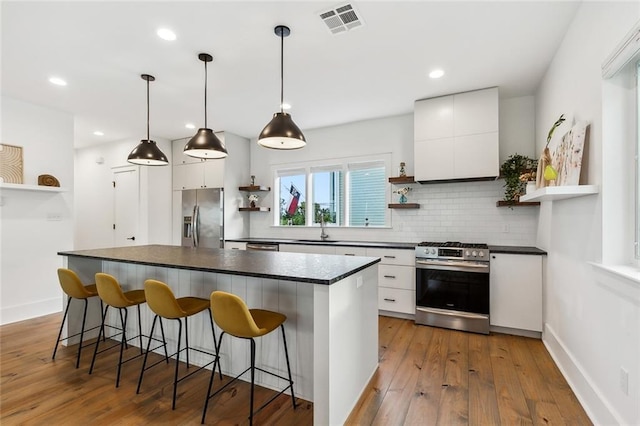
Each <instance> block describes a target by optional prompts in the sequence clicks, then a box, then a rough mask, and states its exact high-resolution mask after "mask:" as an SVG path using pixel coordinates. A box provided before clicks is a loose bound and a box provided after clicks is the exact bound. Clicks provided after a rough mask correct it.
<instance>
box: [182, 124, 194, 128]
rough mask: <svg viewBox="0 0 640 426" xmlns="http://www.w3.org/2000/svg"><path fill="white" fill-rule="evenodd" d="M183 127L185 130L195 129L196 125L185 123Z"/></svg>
mask: <svg viewBox="0 0 640 426" xmlns="http://www.w3.org/2000/svg"><path fill="white" fill-rule="evenodd" d="M184 127H186V128H187V129H195V128H196V125H195V124H193V123H187V124H185V125H184Z"/></svg>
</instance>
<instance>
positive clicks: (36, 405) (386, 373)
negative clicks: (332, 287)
mask: <svg viewBox="0 0 640 426" xmlns="http://www.w3.org/2000/svg"><path fill="white" fill-rule="evenodd" d="M60 320H61V314H54V315H48V316H45V317H41V318H37V319H33V320H29V321H24V322H20V323H15V324H9V325H5V326H2V327H0V373H1V381H0V424H2V425H3V426H4V425H17V424H20V425H23V424H24V425H43V424H47V425H87V424H91V425H114V424H117V425H146V424H160V425H162V424H165V425H190V424H194V425H195V424H199V423H200V417H201V414H202V405H203V402H204V392H205V391H206V386H207V383H208V379H209V371H208V370H207V371H206V372H205V371H203V372H201V373H198V374H195V375H194V376H193V377H191V378H189V379H187V380H185V381H183V382H182V383H181V384H180V385H179V387H178V401H177V407H176V410H175V411H172V410H171V393H172V384H171V381H172V377H173V376H172V375H173V366H174V364H173V361H172V363H171V364H170V365H169V366H168V367H160V366H158V367H156V368H154V369H151V370H149V371H148V372H147V373H145V379H144V383H143V387H142V391H141V393H140V394H138V395H136V393H135V389H136V385H137V378H138V373H139V368H140V363H141V360H135V361H132V362H130V363H128V364H125V366H124V367H123V371H122V378H121V383H120V387H119V388H117V389H116V388H115V372H116V371H115V366H116V363H117V350H113V351H110V352H107V353H104V354H101V355H100V356H99V359H98V362H97V365H96V368H95V369H94V373H93V374H92V375H89V374H87V372H88V368H89V364H90V362H91V355H92V353H93V351H92V348H91V347H89V348H85V349H83V356H82V360H81V365H80V368H79V369H77V370H76V369H75V368H74V366H75V353H76V352H75V350H76V347H69V348H67V347H64V346H60V348H59V349H58V354H57V355H56V359H55V361H52V360H51V351H52V349H53V343H54V341H55V338H56V335H57V330H58V327H59V324H60V322H59V321H60ZM379 336H380V342H379V343H380V351H379V355H380V365H379V368H378V370H377V372H376V373H375V375H374V377H373V379H372V381H371V383H370V385H369V386H368V388H367V390H366V391H365V393H364V394H363V396H362V398H361V399H360V401H359V402H358V404H357V405H356V407H355V409H354V410H353V412H352V413H351V416H350V417H349V419H348V421H347V424H349V425H372V424H376V425H403V424H404V425H436V424H439V425H452V424H476V425H499V424H502V425H514V424H560V425H561V424H571V425H589V424H591V422H590V421H589V419H588V417H587V416H586V414H585V412H584V410H583V409H582V407H581V406H580V404H579V403H578V401H577V399H576V398H575V396H574V394H573V393H572V391H571V389H570V388H569V386H568V385H567V383H566V381H565V380H564V378H563V377H562V375H561V374H560V372H559V371H558V369H557V367H556V366H555V364H554V363H553V361H552V360H551V358H550V356H549V354H548V353H547V351H546V349H545V348H544V346H543V345H542V343H541V342H540V341H539V340H535V339H527V338H522V337H514V336H507V335H503V334H492V335H491V336H483V335H477V334H472V333H463V332H457V331H451V330H444V329H438V328H431V327H425V326H416V325H415V324H414V323H413V322H412V321H408V320H401V319H396V318H389V317H379ZM129 351H135V349H133V348H132V349H130V350H129ZM131 353H133V352H131ZM226 380H228V378H225V381H226ZM216 383H219V382H216ZM273 394H274V392H272V391H270V390H267V389H264V388H257V391H256V405H259V404H260V403H261V402H263V401H266V400H267V399H268V398H270V397H271V396H272V395H273ZM248 398H249V386H248V384H246V383H245V382H236V383H235V384H234V385H232V386H230V387H229V388H228V389H227V390H226V391H225V392H223V394H222V395H220V396H218V397H216V398H214V399H212V400H211V402H210V406H209V411H208V413H207V422H206V423H207V424H219V425H232V424H247V423H248V421H247V414H248V413H247V409H248ZM298 402H299V405H298V408H297V409H296V410H293V409H292V407H291V398H290V396H286V395H281V396H279V397H278V398H277V399H276V400H275V401H274V402H273V403H272V404H271V405H269V406H268V407H267V408H265V409H264V410H263V411H262V412H260V413H259V414H258V415H257V416H256V418H255V424H263V425H311V424H312V423H313V404H311V403H309V402H307V401H303V400H298Z"/></svg>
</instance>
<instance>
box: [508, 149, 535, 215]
mask: <svg viewBox="0 0 640 426" xmlns="http://www.w3.org/2000/svg"><path fill="white" fill-rule="evenodd" d="M537 165H538V161H537V160H534V159H532V158H529V157H527V156H525V155H520V154H518V153H516V154H513V155H510V156H509V158H508V159H507V160H506V161H505V162H504V163H502V166H500V175H501V176H502V177H503V178H504V188H505V191H504V201H508V202H512V203H516V202H518V200H519V199H520V196H521V195H524V194H525V187H526V182H527V180H529V177H530V176H532V173H533V176H535V168H536V167H537ZM522 176H525V178H524V180H523V179H521V177H522Z"/></svg>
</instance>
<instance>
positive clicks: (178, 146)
mask: <svg viewBox="0 0 640 426" xmlns="http://www.w3.org/2000/svg"><path fill="white" fill-rule="evenodd" d="M216 136H218V138H219V139H220V140H221V141H222V142H224V133H216ZM185 143H186V142H185V141H184V140H183V139H180V140H177V141H173V146H172V153H173V190H174V191H181V190H183V189H200V188H222V187H224V166H225V162H226V160H225V159H218V160H202V159H200V158H193V157H190V156H188V155H185V154H184V153H183V149H184V145H185Z"/></svg>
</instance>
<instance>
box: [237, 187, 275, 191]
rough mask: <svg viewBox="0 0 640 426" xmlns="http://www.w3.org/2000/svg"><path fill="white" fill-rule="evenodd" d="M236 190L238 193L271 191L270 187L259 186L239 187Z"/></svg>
mask: <svg viewBox="0 0 640 426" xmlns="http://www.w3.org/2000/svg"><path fill="white" fill-rule="evenodd" d="M238 189H239V190H240V191H248V192H259V191H263V192H266V191H271V187H270V186H260V185H249V186H239V187H238Z"/></svg>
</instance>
